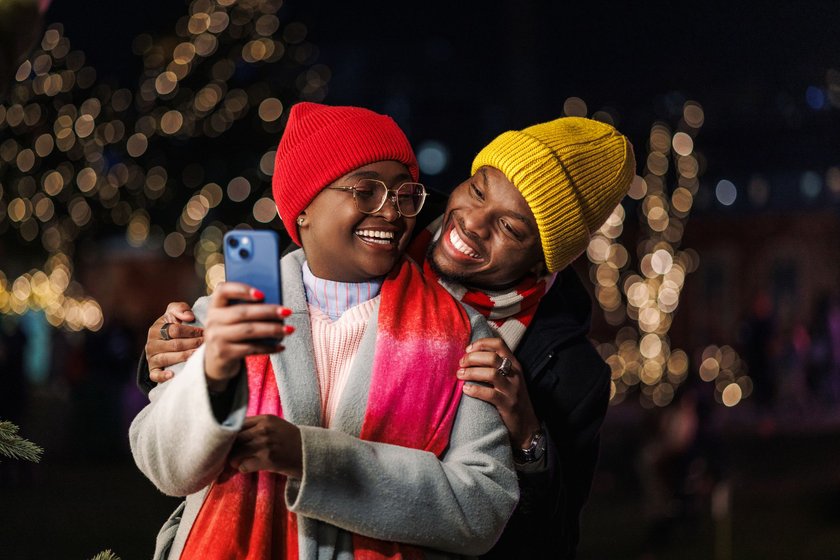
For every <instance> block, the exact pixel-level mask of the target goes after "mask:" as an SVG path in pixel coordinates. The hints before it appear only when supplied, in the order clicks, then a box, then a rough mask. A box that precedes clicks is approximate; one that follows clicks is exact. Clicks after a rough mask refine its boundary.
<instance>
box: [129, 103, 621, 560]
mask: <svg viewBox="0 0 840 560" xmlns="http://www.w3.org/2000/svg"><path fill="white" fill-rule="evenodd" d="M634 172H635V161H634V158H633V150H632V147H631V145H630V143H629V142H628V141H627V139H626V138H625V137H624V136H622V135H621V134H619V133H618V132H617V131H616V130H615V129H614V128H613V127H611V126H609V125H606V124H603V123H599V122H596V121H592V120H589V119H583V118H576V117H567V118H561V119H556V120H554V121H550V122H547V123H543V124H538V125H535V126H532V127H529V128H526V129H524V130H522V131H509V132H505V133H504V134H502V135H500V136H499V137H497V138H496V139H494V140H493V141H492V142H491V143H490V144H488V145H487V146H486V147H485V148H484V149H482V150H481V152H479V154H478V155H477V156H476V158H475V160H474V161H473V165H472V176H471V177H470V178H469V179H467V180H466V181H464V182H463V183H461V184H460V185H459V186H457V187H456V188H455V189H454V191H453V192H452V194H451V196H450V197H449V200H448V203H447V205H446V209H445V211H444V213H443V215H442V216H440V217H439V218H438V219H437V220H435V221H434V222H432V224H430V225H429V226H428V227H427V228H426V230H424V232H422V233H421V234H419V235H418V236H417V238H416V239H415V241H414V242H413V244H412V247H411V248H410V249H409V253H411V254H412V256H413V257H414V258H415V259H416V260H418V262H422V264H423V268H424V271H425V273H426V274H428V275H432V276H433V277H435V278H437V279H438V281H439V282H440V283H441V284H443V285H444V287H446V288H447V290H449V291H450V292H451V293H452V294H453V295H454V296H455V297H456V298H457V299H459V300H461V301H462V302H463V303H465V304H467V305H470V306H472V307H474V308H475V309H477V310H478V311H479V312H481V313H482V314H484V315H485V316H486V317H487V318H488V320H489V322H490V323H491V326H492V327H495V330H496V332H497V333H498V335H499V338H488V339H482V340H479V341H476V342H475V343H473V344H472V345H471V346H470V347H468V348H467V354H466V355H465V356H464V358H463V359H462V360H461V366H462V367H461V368H460V369H459V370H458V372H457V375H459V376H460V377H462V378H463V379H466V380H469V381H480V382H482V384H480V385H478V384H466V385H465V389H464V391H465V392H466V393H467V394H469V395H470V396H473V397H475V398H479V399H482V400H485V401H488V402H491V403H492V404H494V405H495V406H496V407H497V409H498V410H499V413H500V415H501V417H502V420H503V421H504V423H505V425H506V427H507V428H508V431H509V433H510V440H511V445H512V446H513V450H514V456H515V459H516V462H517V471H518V474H519V478H520V489H521V498H520V503H519V506H518V507H517V510H516V512H515V513H514V515H513V517H512V518H511V520H510V522H509V523H508V526H507V528H506V529H505V532H504V533H503V535H502V537H501V539H500V540H499V542H498V543H497V544H496V546H495V547H494V548H493V550H491V551H490V553H488V555H487V557H488V558H573V557H574V556H575V549H576V547H577V543H578V540H579V533H580V530H579V517H580V512H581V509H582V508H583V505H584V503H585V502H586V499H587V497H588V495H589V488H590V485H591V482H592V477H593V474H594V470H595V462H596V459H597V454H598V433H599V430H600V427H601V424H602V422H603V419H604V415H605V413H606V408H607V403H608V400H609V384H610V376H609V369H608V368H607V366H606V365H605V364H604V363H603V361H602V360H601V359H600V357H599V356H598V354H597V353H596V351H595V349H594V348H593V347H592V345H591V344H590V343H589V341H588V340H587V338H586V335H587V333H588V331H589V319H590V313H591V302H590V299H589V296H588V294H587V292H586V290H585V289H584V287H583V285H582V284H581V282H580V280H579V279H578V278H577V275H576V274H575V273H574V271H573V270H572V269H571V268H568V265H569V263H571V262H572V260H574V259H575V258H576V257H577V256H579V255H580V254H581V253H582V252H583V251H584V250H585V249H586V246H587V245H588V242H589V238H590V236H591V234H592V233H594V232H595V231H597V230H598V228H600V227H601V225H603V223H604V222H605V221H606V219H607V218H608V217H609V215H610V213H611V212H612V210H613V209H614V208H615V206H616V205H617V204H618V203H619V202H620V200H621V198H622V197H623V196H624V194H625V193H626V192H627V189H628V188H629V185H630V182H631V180H632V178H633V176H634ZM191 320H192V315H191V313H190V312H189V307H188V306H187V305H186V304H172V305H170V307H169V308H168V309H167V314H166V315H165V316H164V317H162V318H161V319H159V320H158V321H157V322H156V323H155V324H154V325H153V326H152V328H151V329H150V331H149V341H148V343H147V345H146V353H147V355H148V356H149V367H150V368H151V373H150V374H149V377H150V379H151V381H153V382H159V381H165V380H166V379H168V378H169V377H171V376H172V373H171V372H170V371H168V370H167V369H166V368H167V367H168V366H169V365H170V364H173V363H176V362H180V361H183V360H184V359H185V357H186V356H187V355H188V354H189V353H191V352H192V351H193V350H194V348H195V347H197V346H198V344H199V343H200V338H195V339H192V340H184V339H183V338H182V337H200V333H201V331H200V330H199V329H196V328H195V327H188V326H186V325H181V324H173V323H178V322H181V321H191ZM161 332H166V333H168V336H170V337H172V338H173V339H174V340H171V341H168V342H167V341H162V340H160V333H161ZM140 372H141V375H140V380H139V383H140V384H141V386H142V385H143V384H144V383H145V384H146V385H147V386H148V380H146V379H145V377H146V376H145V372H146V368H145V367H144V366H141V369H140Z"/></svg>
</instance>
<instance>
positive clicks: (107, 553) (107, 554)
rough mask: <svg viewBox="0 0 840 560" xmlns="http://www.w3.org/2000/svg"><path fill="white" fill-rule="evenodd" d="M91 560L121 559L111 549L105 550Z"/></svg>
mask: <svg viewBox="0 0 840 560" xmlns="http://www.w3.org/2000/svg"><path fill="white" fill-rule="evenodd" d="M91 560H120V557H119V556H117V555H116V554H114V553H113V552H111V549H110V548H109V549H108V550H103V551H102V552H100V553H99V554H97V555H96V556H94V557H93V558H92V559H91Z"/></svg>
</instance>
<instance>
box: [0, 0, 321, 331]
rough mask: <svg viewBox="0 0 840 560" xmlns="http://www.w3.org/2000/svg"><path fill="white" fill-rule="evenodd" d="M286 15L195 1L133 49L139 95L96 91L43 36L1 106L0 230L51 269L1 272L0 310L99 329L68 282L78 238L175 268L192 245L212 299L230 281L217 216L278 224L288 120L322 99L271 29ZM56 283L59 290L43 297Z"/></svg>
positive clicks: (294, 44) (273, 4)
mask: <svg viewBox="0 0 840 560" xmlns="http://www.w3.org/2000/svg"><path fill="white" fill-rule="evenodd" d="M281 4H282V0H241V1H237V0H216V1H212V0H194V1H192V2H191V3H190V5H189V9H188V13H187V14H186V15H185V16H184V17H182V18H181V19H180V20H179V21H178V22H177V23H176V25H175V27H174V33H173V34H172V35H171V36H168V37H162V38H160V39H158V38H154V37H151V36H150V35H145V34H144V35H140V36H139V37H137V38H135V40H134V42H133V46H132V49H133V51H134V53H135V54H136V55H138V56H140V57H141V58H142V63H143V64H142V72H141V75H140V76H139V79H138V83H137V87H136V89H135V90H131V89H127V88H120V89H115V88H113V87H112V86H111V85H109V83H107V82H105V81H99V80H98V76H97V73H96V71H95V69H93V68H92V67H90V66H88V65H86V57H85V55H84V53H82V52H81V51H78V50H73V49H72V46H71V43H70V40H69V38H67V37H66V36H64V29H63V27H62V26H61V25H60V24H56V25H52V26H50V27H49V28H48V29H46V30H45V32H44V35H43V37H42V40H41V41H40V43H39V45H38V47H39V48H37V49H36V50H35V51H34V52H33V53H32V54H31V56H29V57H28V58H27V59H26V60H25V61H24V62H23V63H22V64H21V65H20V67H19V68H18V70H17V72H16V74H15V80H16V82H15V85H14V86H13V87H12V88H11V90H10V92H9V96H8V98H7V100H6V102H5V103H3V104H0V160H2V161H3V162H4V163H6V164H8V165H3V166H1V167H0V231H9V232H11V233H13V234H14V235H12V236H7V237H10V238H11V239H10V242H14V243H18V244H21V245H23V246H26V247H27V250H28V251H30V252H31V249H32V248H33V246H35V245H36V244H37V246H38V247H39V249H40V250H41V251H43V254H44V262H45V264H44V265H43V267H41V270H37V269H33V270H31V271H30V272H27V273H25V274H24V275H22V276H19V277H17V278H14V279H13V280H11V282H7V281H6V276H5V275H3V273H2V271H0V275H2V276H0V278H2V280H3V282H2V283H0V312H3V313H15V314H23V313H26V312H28V311H29V310H33V309H39V310H44V312H45V313H46V316H47V320H48V321H49V322H50V324H52V325H54V326H56V327H62V328H67V329H71V330H79V329H90V330H96V329H98V328H101V326H102V324H103V321H104V319H103V318H102V313H101V307H100V306H99V304H98V303H97V302H95V301H94V300H93V299H91V298H90V297H88V296H86V295H85V291H84V288H83V287H82V286H81V285H79V284H78V283H77V282H75V281H73V280H72V278H73V254H74V247H75V246H76V245H77V243H78V241H79V240H80V237H83V236H84V237H85V238H96V237H97V236H100V235H113V234H114V233H117V232H122V233H123V234H124V235H125V238H126V241H127V242H128V243H129V244H130V245H132V246H135V247H144V246H149V247H152V246H160V247H162V248H163V250H164V252H165V254H167V255H169V256H170V257H180V256H182V255H185V254H187V252H188V251H190V249H191V248H193V252H194V253H195V255H196V258H197V262H196V268H197V272H198V273H199V274H200V276H201V277H203V278H205V282H206V286H207V289H208V291H209V290H211V289H212V287H213V286H215V284H216V283H217V282H218V281H219V280H220V279H221V278H223V268H222V267H221V253H220V251H221V236H222V235H223V233H224V231H227V229H229V226H226V225H223V224H221V223H220V222H219V221H217V220H213V219H212V218H213V213H214V212H215V211H216V209H219V210H218V211H219V213H224V215H225V216H226V217H230V216H233V220H231V221H233V222H240V223H241V224H242V225H244V226H253V225H257V224H260V225H263V226H264V224H273V225H274V227H281V226H280V222H279V218H277V214H276V210H273V208H269V202H270V200H271V190H270V184H269V183H270V176H271V169H272V166H273V152H272V151H271V150H272V149H273V148H274V147H275V146H276V142H277V139H278V137H279V134H280V132H281V130H282V126H283V119H282V116H283V113H284V110H285V107H287V106H288V105H290V104H291V103H293V102H294V101H297V100H298V99H307V100H313V101H320V100H322V99H323V98H324V97H325V96H326V91H327V87H328V84H329V80H330V77H331V72H330V70H329V69H328V68H327V67H326V66H324V65H320V64H318V65H316V64H315V62H316V58H317V48H315V47H314V46H313V45H312V44H310V43H308V42H307V41H306V35H307V29H306V27H305V26H304V25H303V24H301V23H298V22H285V23H284V22H282V21H281V19H280V18H278V17H277V12H278V10H279V9H280V7H281ZM232 131H233V132H232ZM234 134H235V140H228V139H226V138H225V136H227V135H231V136H232V137H233V135H234ZM185 141H187V142H189V143H190V147H191V149H190V150H189V151H185V150H184V149H183V146H184V143H185ZM219 154H224V158H222V157H220V155H219ZM222 159H224V165H220V160H222ZM269 160H270V161H269ZM220 185H228V187H227V189H226V192H225V190H223V189H222V187H220ZM267 201H269V202H267ZM179 209H180V210H179ZM208 221H209V223H208ZM56 263H59V264H60V266H58V264H56ZM57 267H58V268H57ZM57 271H58V272H57ZM53 275H58V276H56V278H58V277H64V276H66V277H67V282H58V283H56V284H50V285H51V286H57V288H56V289H50V290H47V291H44V290H43V289H41V287H42V286H43V285H44V284H43V281H42V279H43V278H44V277H46V278H53ZM33 282H35V283H36V285H37V286H38V287H39V288H38V289H37V290H35V289H33V288H32V286H33V284H32V283H33Z"/></svg>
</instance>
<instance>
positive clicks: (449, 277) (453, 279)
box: [426, 238, 469, 286]
mask: <svg viewBox="0 0 840 560" xmlns="http://www.w3.org/2000/svg"><path fill="white" fill-rule="evenodd" d="M438 243H440V238H438V239H435V240H434V241H432V242H431V243H429V247H428V248H427V249H426V262H427V263H429V268H431V269H432V272H434V273H435V274H437V275H438V277H439V278H440V279H441V280H443V281H444V282H446V283H448V284H461V285H463V286H466V285H468V284H469V276H464V275H462V274H451V273H448V272H445V271H443V270H441V268H440V267H439V266H438V265H437V263H436V262H435V259H434V255H433V253H434V251H435V248H436V247H437V245H438Z"/></svg>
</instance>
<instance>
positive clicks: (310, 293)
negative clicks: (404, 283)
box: [303, 263, 383, 321]
mask: <svg viewBox="0 0 840 560" xmlns="http://www.w3.org/2000/svg"><path fill="white" fill-rule="evenodd" d="M382 281H383V278H375V279H373V280H369V281H367V282H358V283H356V282H336V281H334V280H324V279H323V278H318V277H317V276H315V275H314V274H312V271H311V270H309V264H308V263H303V285H304V287H305V288H306V301H307V302H309V305H314V306H315V307H317V308H318V309H320V310H321V311H322V312H323V313H324V314H325V315H327V317H329V318H330V319H331V320H333V321H335V320H337V319H338V318H339V317H341V316H342V315H343V314H344V312H345V311H347V310H348V309H350V308H351V307H355V306H356V305H359V304H360V303H364V302H366V301H368V300H370V299H373V298H375V297H376V296H378V295H379V291H380V290H381V289H382Z"/></svg>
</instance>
